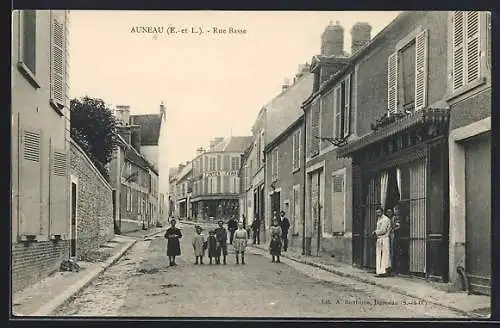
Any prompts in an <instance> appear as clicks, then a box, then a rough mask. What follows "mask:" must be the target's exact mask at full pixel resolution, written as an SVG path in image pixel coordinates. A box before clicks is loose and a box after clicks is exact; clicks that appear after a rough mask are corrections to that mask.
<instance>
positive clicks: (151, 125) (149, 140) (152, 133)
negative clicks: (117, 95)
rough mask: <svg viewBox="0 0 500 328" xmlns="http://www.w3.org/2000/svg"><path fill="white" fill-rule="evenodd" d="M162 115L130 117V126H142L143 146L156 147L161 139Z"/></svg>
mask: <svg viewBox="0 0 500 328" xmlns="http://www.w3.org/2000/svg"><path fill="white" fill-rule="evenodd" d="M161 121H162V116H161V114H141V115H130V124H135V125H139V126H140V131H141V145H143V146H156V145H158V142H159V139H160V128H161Z"/></svg>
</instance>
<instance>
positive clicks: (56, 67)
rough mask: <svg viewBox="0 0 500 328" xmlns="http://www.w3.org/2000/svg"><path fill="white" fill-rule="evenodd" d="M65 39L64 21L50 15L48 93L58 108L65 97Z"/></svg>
mask: <svg viewBox="0 0 500 328" xmlns="http://www.w3.org/2000/svg"><path fill="white" fill-rule="evenodd" d="M65 39H66V38H65V27H64V23H61V22H60V18H58V17H56V16H52V40H51V43H52V45H51V76H50V94H51V99H52V102H53V103H54V104H56V105H57V106H58V107H59V108H62V107H64V104H65V98H66V80H65V77H64V74H65V72H64V71H65V66H66V55H65V53H64V52H65V49H64V48H65V45H66V41H65Z"/></svg>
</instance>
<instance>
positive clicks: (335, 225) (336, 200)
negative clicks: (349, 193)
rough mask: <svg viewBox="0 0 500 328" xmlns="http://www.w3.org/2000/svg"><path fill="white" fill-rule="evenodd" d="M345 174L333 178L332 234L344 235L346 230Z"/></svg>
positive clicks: (337, 174)
mask: <svg viewBox="0 0 500 328" xmlns="http://www.w3.org/2000/svg"><path fill="white" fill-rule="evenodd" d="M344 183H345V178H344V172H342V173H334V174H333V176H332V184H333V185H332V227H331V232H332V233H334V234H335V233H343V232H344V228H345V186H344Z"/></svg>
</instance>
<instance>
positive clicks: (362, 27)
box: [351, 22, 372, 55]
mask: <svg viewBox="0 0 500 328" xmlns="http://www.w3.org/2000/svg"><path fill="white" fill-rule="evenodd" d="M371 31H372V27H371V25H370V24H368V23H365V22H356V24H354V25H353V27H352V29H351V36H352V44H351V55H354V54H355V53H356V52H357V51H358V50H359V49H361V48H362V47H363V46H364V45H365V44H367V43H368V42H370V40H371Z"/></svg>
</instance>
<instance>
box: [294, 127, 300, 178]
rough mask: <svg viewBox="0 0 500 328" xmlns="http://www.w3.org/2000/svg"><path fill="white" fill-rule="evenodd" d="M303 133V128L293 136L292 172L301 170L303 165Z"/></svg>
mask: <svg viewBox="0 0 500 328" xmlns="http://www.w3.org/2000/svg"><path fill="white" fill-rule="evenodd" d="M301 133H302V129H298V130H297V131H295V132H294V134H293V136H292V173H295V172H297V171H299V170H300V166H301V164H300V155H301V146H302V145H301V144H302V143H301Z"/></svg>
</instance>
